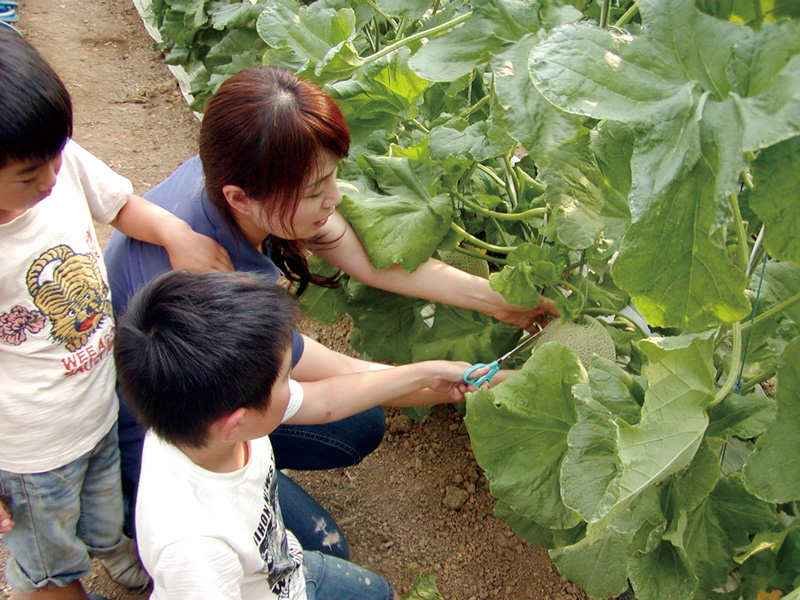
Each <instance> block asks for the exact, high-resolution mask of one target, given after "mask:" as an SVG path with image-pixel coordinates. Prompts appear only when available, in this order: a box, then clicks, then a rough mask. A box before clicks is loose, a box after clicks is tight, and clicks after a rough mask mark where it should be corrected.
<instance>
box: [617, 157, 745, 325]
mask: <svg viewBox="0 0 800 600" xmlns="http://www.w3.org/2000/svg"><path fill="white" fill-rule="evenodd" d="M714 187H715V178H714V175H713V173H712V172H710V170H709V168H708V164H707V163H706V162H704V161H698V163H697V164H696V165H695V166H694V168H693V169H692V170H691V171H690V172H689V173H687V174H686V176H684V177H681V178H678V179H676V180H674V181H673V182H672V183H670V185H669V186H667V187H666V188H664V189H663V190H661V191H660V193H659V195H658V197H656V198H653V199H652V200H651V201H650V203H649V206H648V207H647V208H646V212H643V213H642V214H639V213H638V211H637V210H636V208H635V207H634V210H632V215H633V219H634V223H633V224H632V225H631V226H630V227H629V229H628V231H627V233H626V235H625V238H624V239H623V241H622V245H621V247H620V254H619V256H618V258H617V260H616V261H615V263H614V265H613V267H612V275H613V277H614V281H615V282H616V283H617V284H618V285H620V286H621V287H622V288H623V289H625V290H626V291H627V292H628V293H629V294H630V295H631V296H632V298H633V300H634V303H635V305H636V308H637V309H638V310H639V311H640V312H641V313H642V314H643V315H644V316H645V318H646V319H647V321H648V323H650V324H651V325H655V326H660V327H685V328H689V329H693V330H700V329H705V328H707V327H709V326H712V325H716V324H718V323H732V322H734V321H738V320H740V319H742V318H744V317H745V316H746V315H747V314H748V313H749V303H748V301H747V298H746V297H745V294H744V288H745V285H746V278H745V275H744V273H743V272H742V270H741V269H739V268H738V267H736V266H734V265H733V264H732V263H731V262H730V261H729V259H728V255H727V251H726V249H725V248H723V247H720V246H719V245H718V244H717V243H716V241H714V240H712V239H709V236H710V232H711V228H712V226H713V225H714V221H715V214H716V206H715V198H714V193H715V190H714ZM642 210H644V209H642Z"/></svg>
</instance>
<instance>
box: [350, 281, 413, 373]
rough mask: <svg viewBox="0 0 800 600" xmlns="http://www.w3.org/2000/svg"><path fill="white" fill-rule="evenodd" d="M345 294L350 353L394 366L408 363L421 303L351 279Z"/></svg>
mask: <svg viewBox="0 0 800 600" xmlns="http://www.w3.org/2000/svg"><path fill="white" fill-rule="evenodd" d="M347 293H348V296H349V302H348V306H347V312H348V314H349V315H350V317H351V318H352V319H353V330H352V332H351V334H350V345H351V346H352V347H353V349H354V350H356V351H357V352H359V353H361V354H362V355H365V356H366V357H367V358H370V359H371V360H375V361H380V362H385V363H389V364H395V365H402V364H407V363H410V362H412V360H411V341H410V336H411V335H412V333H411V332H412V330H413V328H414V325H415V323H416V322H417V320H418V319H421V317H420V316H419V311H420V310H421V309H422V307H423V306H424V305H425V303H424V302H423V301H421V300H416V299H414V298H409V297H408V296H399V295H396V294H391V293H389V292H384V291H382V290H377V289H375V288H371V287H369V286H368V285H364V284H363V283H360V282H358V281H356V280H354V279H351V280H349V281H348V283H347Z"/></svg>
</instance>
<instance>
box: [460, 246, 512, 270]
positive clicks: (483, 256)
mask: <svg viewBox="0 0 800 600" xmlns="http://www.w3.org/2000/svg"><path fill="white" fill-rule="evenodd" d="M456 251H457V252H461V254H465V255H467V256H472V257H473V258H480V259H481V260H485V261H486V262H490V263H492V264H495V265H500V266H505V265H507V264H508V261H507V260H505V259H502V258H495V257H494V256H487V255H486V254H481V253H480V252H478V251H472V250H468V249H467V248H463V247H461V246H456Z"/></svg>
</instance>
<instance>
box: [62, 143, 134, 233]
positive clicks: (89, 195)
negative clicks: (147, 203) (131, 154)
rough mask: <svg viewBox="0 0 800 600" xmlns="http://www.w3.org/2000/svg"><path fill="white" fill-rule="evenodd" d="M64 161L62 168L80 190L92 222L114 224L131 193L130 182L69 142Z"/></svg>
mask: <svg viewBox="0 0 800 600" xmlns="http://www.w3.org/2000/svg"><path fill="white" fill-rule="evenodd" d="M63 157H64V163H63V165H62V167H61V168H62V170H64V171H66V173H65V174H66V175H68V176H69V177H70V178H72V179H73V182H74V183H75V184H76V185H79V186H80V188H81V189H82V190H83V193H84V195H85V197H86V201H87V203H88V204H89V211H90V212H91V213H92V218H94V219H95V220H97V221H100V222H101V223H110V222H111V221H113V220H114V219H115V218H116V216H117V214H118V213H119V211H120V210H121V209H122V207H123V206H125V203H126V202H127V201H128V196H130V195H131V194H132V193H133V185H132V184H131V182H130V181H129V180H127V179H126V178H125V177H123V176H122V175H120V174H118V173H117V172H115V171H114V170H113V169H112V168H111V167H109V166H108V165H107V164H106V163H104V162H103V161H102V160H100V159H99V158H97V157H96V156H94V155H93V154H91V153H90V152H88V151H87V150H84V149H83V148H82V147H81V146H80V145H78V144H77V143H75V142H73V141H72V140H70V141H69V142H67V145H66V146H65V148H64V153H63ZM59 175H60V174H59Z"/></svg>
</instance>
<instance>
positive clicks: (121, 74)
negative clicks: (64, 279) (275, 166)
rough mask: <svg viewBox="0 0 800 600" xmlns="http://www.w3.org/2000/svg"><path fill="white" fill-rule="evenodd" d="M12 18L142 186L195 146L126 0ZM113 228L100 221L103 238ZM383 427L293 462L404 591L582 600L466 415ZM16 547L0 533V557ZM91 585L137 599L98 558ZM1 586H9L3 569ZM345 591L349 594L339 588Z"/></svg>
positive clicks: (112, 157)
mask: <svg viewBox="0 0 800 600" xmlns="http://www.w3.org/2000/svg"><path fill="white" fill-rule="evenodd" d="M20 4H21V5H20V7H19V8H18V13H19V15H20V21H19V23H18V24H17V25H18V29H19V30H20V31H21V32H22V33H23V34H24V35H25V36H26V38H27V39H28V40H30V41H31V42H32V43H33V44H34V45H35V46H36V47H37V48H38V49H39V50H40V51H41V52H42V54H43V55H44V56H45V57H46V58H47V59H48V61H50V63H51V64H52V65H53V67H54V68H55V70H56V71H57V72H58V73H59V74H60V75H61V77H62V79H63V80H64V82H65V84H66V86H67V88H68V89H69V90H70V92H71V94H72V98H73V102H74V105H75V136H74V137H75V139H76V140H77V141H78V142H79V143H80V144H82V145H83V146H84V147H86V148H87V149H88V150H90V151H91V152H93V153H94V154H95V155H97V156H98V157H100V158H101V159H103V160H104V161H105V162H106V163H108V164H109V165H111V166H112V167H113V168H114V169H115V170H117V171H118V172H120V173H122V174H123V175H125V176H127V177H129V178H130V179H131V180H132V181H133V184H134V189H135V191H136V193H138V194H143V193H144V192H146V191H147V190H148V189H149V188H150V187H152V186H153V185H154V184H155V183H157V182H159V181H160V180H161V179H163V178H164V177H165V176H167V175H168V174H169V173H170V172H171V171H172V170H173V169H174V168H175V167H177V166H178V165H179V164H180V163H181V162H182V161H183V160H185V159H186V158H188V157H190V156H191V155H192V154H194V153H195V152H196V134H197V130H198V121H197V119H196V117H195V116H194V115H193V114H192V112H191V111H190V110H189V109H188V107H187V106H186V104H185V102H184V100H183V98H182V95H181V93H180V90H179V89H178V86H177V84H176V82H175V79H174V78H173V77H172V75H171V73H170V72H169V70H168V69H167V67H166V66H165V65H164V64H163V63H162V62H161V57H160V55H159V54H157V53H156V52H154V51H153V49H152V40H151V39H150V38H149V36H148V35H147V33H146V32H145V29H144V27H143V26H142V22H141V20H140V18H139V16H138V14H137V12H136V10H135V9H134V7H133V5H132V3H130V1H129V0H36V1H35V2H34V1H33V0H23V1H22V2H21V3H20ZM108 233H109V231H108V229H106V228H102V229H99V234H100V237H101V239H107V237H108ZM301 329H302V330H303V331H304V332H305V333H306V334H308V335H310V336H312V337H315V338H316V339H318V340H319V341H321V342H322V343H324V344H326V345H327V346H329V347H331V348H334V349H336V350H339V351H342V352H347V353H349V352H351V350H350V348H349V345H348V343H347V337H348V334H349V325H348V323H347V322H346V321H343V322H342V323H340V324H339V325H337V326H335V327H322V326H319V325H316V324H314V323H309V322H304V323H303V324H302V326H301ZM387 414H388V433H387V435H386V438H385V440H384V442H383V444H382V445H381V447H380V448H379V449H378V450H377V451H376V452H374V453H373V454H372V455H370V456H369V457H367V458H366V459H365V460H364V461H363V463H362V464H360V465H358V466H355V467H351V468H348V469H342V470H336V471H330V472H310V473H296V472H294V473H292V474H291V475H292V477H293V478H295V479H296V480H297V481H298V482H299V483H301V484H302V485H303V486H304V487H305V488H306V489H307V490H308V491H309V492H310V493H311V494H312V495H314V497H315V498H317V499H318V500H319V501H320V502H321V503H322V504H323V505H324V506H325V507H326V508H327V509H328V510H329V511H330V513H331V514H332V515H333V516H334V518H336V519H337V521H338V522H339V524H340V525H341V526H342V528H343V529H344V530H345V532H346V534H347V536H348V540H349V542H350V547H351V553H352V560H353V561H354V562H356V563H358V564H361V565H363V566H365V567H367V568H369V569H371V570H373V571H375V572H377V573H379V574H381V575H383V576H385V577H387V578H388V579H389V580H390V581H392V583H393V584H394V586H395V588H396V589H397V591H398V592H399V593H405V592H406V591H407V590H408V588H409V587H410V586H411V585H412V583H413V581H414V580H415V579H416V577H417V576H418V575H420V574H426V573H435V574H436V575H437V583H438V587H439V590H440V592H441V594H442V595H443V596H444V598H446V599H447V600H478V599H481V600H484V599H497V600H500V599H517V600H545V599H549V600H580V599H583V598H586V595H585V594H584V593H583V591H582V590H581V589H580V588H578V587H577V586H576V585H574V584H573V583H571V582H569V581H566V580H565V579H563V578H562V577H561V576H560V575H559V574H558V573H557V571H556V570H555V568H554V567H553V566H552V563H551V562H550V559H549V557H548V555H547V552H546V551H545V550H543V549H541V548H538V547H536V546H533V545H530V544H528V543H526V542H525V541H523V540H522V539H520V538H518V537H517V536H515V535H514V534H513V533H512V531H511V530H510V528H509V527H508V526H507V525H506V524H505V523H503V522H502V521H499V520H497V519H495V518H494V517H493V516H492V507H493V500H492V498H491V496H490V495H489V493H488V483H487V481H486V479H485V477H484V476H483V475H482V473H481V470H480V468H479V467H478V466H477V464H476V463H475V460H474V457H473V455H472V453H471V451H470V443H469V437H468V436H467V432H466V429H465V426H464V424H463V421H462V417H461V415H460V414H459V413H458V412H457V411H456V410H455V409H454V408H452V407H449V406H447V407H439V408H436V409H435V410H433V411H432V413H431V415H430V416H428V417H426V418H425V419H423V420H422V421H420V422H414V421H412V420H411V419H409V418H408V417H407V416H406V415H405V414H404V413H402V412H399V411H394V410H390V411H388V413H387ZM7 559H8V552H7V550H6V549H5V546H3V545H0V562H2V564H5V561H6V560H7ZM84 583H85V585H86V588H87V589H88V590H89V591H91V592H95V593H99V594H102V595H104V596H106V597H108V598H117V599H142V598H146V597H147V596H148V594H147V593H144V594H142V593H137V592H133V591H130V590H126V589H124V588H122V587H120V586H119V585H117V584H115V583H113V582H112V581H110V580H109V579H108V577H107V576H106V574H105V573H104V572H103V570H102V568H101V567H99V565H98V564H95V565H94V568H93V570H92V573H91V574H90V575H88V576H87V577H86V578H85V579H84ZM2 586H3V590H4V592H5V594H6V595H7V594H9V593H10V592H11V589H10V587H9V586H8V585H6V584H5V580H4V579H3V580H2ZM343 600H346V599H343Z"/></svg>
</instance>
